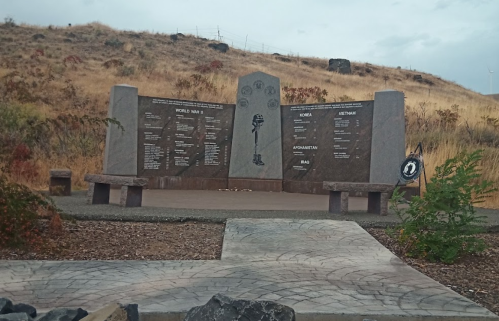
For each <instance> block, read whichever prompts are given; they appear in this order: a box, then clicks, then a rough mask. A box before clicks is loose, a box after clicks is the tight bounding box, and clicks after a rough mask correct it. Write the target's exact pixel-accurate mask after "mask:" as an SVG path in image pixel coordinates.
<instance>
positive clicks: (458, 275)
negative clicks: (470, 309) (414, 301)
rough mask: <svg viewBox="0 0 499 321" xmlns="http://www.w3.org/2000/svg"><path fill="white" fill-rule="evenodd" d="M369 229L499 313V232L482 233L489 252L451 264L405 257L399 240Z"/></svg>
mask: <svg viewBox="0 0 499 321" xmlns="http://www.w3.org/2000/svg"><path fill="white" fill-rule="evenodd" d="M366 230H367V231H368V232H369V233H370V234H371V235H372V236H373V237H374V238H376V239H377V240H378V241H379V242H380V243H381V244H383V245H384V246H385V247H386V248H388V249H389V250H390V251H391V252H392V253H394V254H395V255H397V256H398V257H399V258H401V259H402V260H403V261H404V262H406V263H407V264H409V265H410V266H412V267H413V268H415V269H417V270H418V271H420V272H421V273H423V274H425V275H427V276H429V277H430V278H432V279H434V280H436V281H438V282H440V283H441V284H443V285H445V286H446V287H448V288H450V289H452V290H454V291H455V292H457V293H459V294H461V295H462V296H465V297H467V298H468V299H470V300H472V301H474V302H476V303H478V304H480V305H482V306H483V307H485V308H487V309H489V310H490V311H492V312H494V313H495V314H497V315H499V234H492V233H491V234H481V235H480V236H479V237H480V238H483V239H484V241H485V242H486V243H487V245H488V249H487V250H486V251H485V252H483V253H480V254H476V255H471V256H468V257H465V258H462V259H460V260H458V261H457V262H455V263H454V264H452V265H447V264H444V263H430V262H427V261H424V260H422V259H414V258H409V257H404V256H403V255H401V250H400V247H399V245H398V243H397V242H396V241H395V240H394V239H392V238H390V237H389V236H388V235H387V234H386V232H385V230H383V229H375V228H368V229H366Z"/></svg>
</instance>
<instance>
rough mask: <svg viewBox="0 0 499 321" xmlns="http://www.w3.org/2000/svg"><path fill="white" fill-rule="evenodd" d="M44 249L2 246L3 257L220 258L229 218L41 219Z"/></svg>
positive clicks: (17, 258) (76, 258) (100, 258)
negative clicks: (56, 227) (58, 227)
mask: <svg viewBox="0 0 499 321" xmlns="http://www.w3.org/2000/svg"><path fill="white" fill-rule="evenodd" d="M41 225H42V226H41V231H42V238H43V239H44V241H45V245H44V246H43V247H42V248H41V249H40V250H39V251H23V250H8V249H0V259H3V260H75V261H76V260H217V259H220V256H221V253H222V242H223V233H224V229H225V225H224V224H212V223H200V222H186V223H137V222H108V221H75V222H69V221H65V222H64V227H63V230H62V232H60V233H59V234H54V233H50V232H49V229H48V228H47V225H48V224H47V222H42V224H41Z"/></svg>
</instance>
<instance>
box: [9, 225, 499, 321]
mask: <svg viewBox="0 0 499 321" xmlns="http://www.w3.org/2000/svg"><path fill="white" fill-rule="evenodd" d="M219 292H223V293H225V294H227V295H230V296H234V297H238V298H245V299H258V300H272V301H276V302H279V303H282V304H286V305H289V306H291V307H293V308H294V309H295V311H296V312H297V314H298V316H301V317H302V318H304V317H308V318H315V319H316V320H319V319H320V318H321V316H322V317H327V316H332V315H334V316H335V317H339V316H343V317H347V316H353V315H363V316H373V317H379V316H384V317H387V318H388V317H394V316H397V317H400V318H408V319H411V318H413V319H416V318H419V317H427V318H430V319H431V318H432V317H435V318H438V319H439V320H443V319H448V320H454V319H462V320H488V319H490V320H498V319H499V318H497V317H496V316H495V315H494V314H493V313H492V312H490V311H488V310H486V309H485V308H483V307H480V306H479V305H477V304H476V303H474V302H472V301H470V300H468V299H466V298H464V297H462V296H460V295H458V294H456V293H455V292H453V291H452V290H450V289H448V288H447V287H445V286H443V285H441V284H439V283H438V282H436V281H434V280H432V279H430V278H428V277H426V276H425V275H423V274H421V273H419V272H418V271H416V270H414V269H412V268H411V267H409V266H407V265H406V264H404V263H403V262H402V261H401V260H399V259H398V258H397V257H396V256H394V255H393V254H392V253H391V252H390V251H388V250H387V249H386V248H384V247H383V246H382V245H381V244H380V243H378V242H377V241H376V240H375V239H374V238H372V237H371V236H370V235H369V234H368V233H367V232H365V231H364V230H363V229H362V228H361V227H359V226H358V225H357V224H356V223H355V222H342V221H330V220H292V219H229V220H228V222H227V225H226V231H225V238H224V245H223V251H222V259H221V260H220V261H59V262H57V261H0V296H5V297H9V298H11V299H12V300H14V301H15V302H26V303H30V304H33V305H35V306H36V307H37V308H39V309H40V311H42V312H43V311H47V310H49V309H51V308H53V307H58V306H66V307H82V308H86V309H88V310H91V311H92V310H95V309H97V308H99V307H101V306H103V305H105V304H107V303H111V302H114V301H119V302H121V303H129V302H130V303H131V302H133V303H138V304H139V309H140V311H141V312H142V313H165V314H166V313H182V312H185V311H187V310H188V309H190V308H191V307H193V306H196V305H202V304H204V303H206V302H207V301H208V300H209V299H210V298H211V296H213V295H214V294H216V293H219Z"/></svg>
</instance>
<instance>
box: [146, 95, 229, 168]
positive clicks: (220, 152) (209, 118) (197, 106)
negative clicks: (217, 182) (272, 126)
mask: <svg viewBox="0 0 499 321" xmlns="http://www.w3.org/2000/svg"><path fill="white" fill-rule="evenodd" d="M233 118H234V105H227V104H213V103H205V102H195V101H184V100H175V99H165V98H153V97H142V96H141V97H139V129H138V152H139V155H138V167H139V168H138V175H139V176H141V177H168V176H169V177H174V176H177V177H203V178H227V176H228V173H229V160H230V153H231V142H232V122H233Z"/></svg>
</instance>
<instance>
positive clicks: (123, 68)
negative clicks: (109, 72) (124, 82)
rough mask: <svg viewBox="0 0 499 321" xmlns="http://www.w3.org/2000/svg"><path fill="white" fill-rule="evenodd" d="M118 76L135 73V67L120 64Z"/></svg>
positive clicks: (127, 75)
mask: <svg viewBox="0 0 499 321" xmlns="http://www.w3.org/2000/svg"><path fill="white" fill-rule="evenodd" d="M117 74H118V76H119V77H129V76H132V75H134V74H135V67H134V66H127V65H124V66H121V67H120V68H118V73H117Z"/></svg>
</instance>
